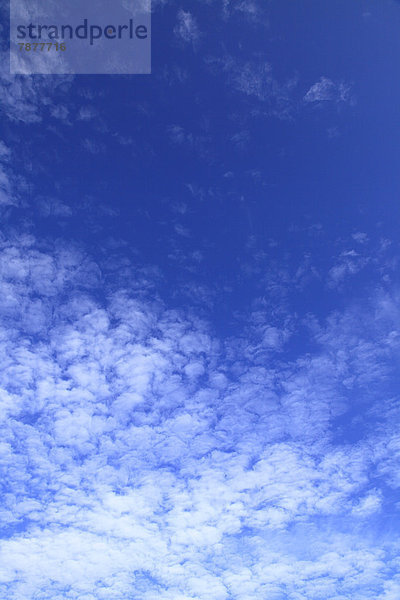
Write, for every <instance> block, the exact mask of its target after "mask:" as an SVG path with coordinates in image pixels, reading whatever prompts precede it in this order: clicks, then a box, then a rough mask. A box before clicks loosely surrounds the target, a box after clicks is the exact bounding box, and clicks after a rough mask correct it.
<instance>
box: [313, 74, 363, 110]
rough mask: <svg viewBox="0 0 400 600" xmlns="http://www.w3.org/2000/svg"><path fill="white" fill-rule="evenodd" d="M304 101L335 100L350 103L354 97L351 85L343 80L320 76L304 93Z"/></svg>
mask: <svg viewBox="0 0 400 600" xmlns="http://www.w3.org/2000/svg"><path fill="white" fill-rule="evenodd" d="M304 101H305V102H307V103H314V102H317V103H321V102H328V101H329V102H335V103H341V102H344V103H348V104H352V103H353V102H354V98H353V96H352V93H351V86H350V85H349V84H346V83H343V82H338V83H336V82H334V81H332V79H329V78H328V77H321V78H320V80H319V81H317V82H316V83H314V84H313V85H312V86H311V87H310V89H309V90H308V92H307V93H306V95H305V96H304Z"/></svg>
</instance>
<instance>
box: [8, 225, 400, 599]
mask: <svg viewBox="0 0 400 600" xmlns="http://www.w3.org/2000/svg"><path fill="white" fill-rule="evenodd" d="M0 278H1V285H2V290H4V291H3V295H2V298H1V302H0V316H1V317H2V322H3V326H2V329H1V330H0V353H1V361H2V364H3V365H4V366H5V368H4V369H3V371H2V372H1V374H0V390H1V394H0V405H1V411H0V419H1V443H0V465H1V468H2V469H3V471H2V481H4V482H6V483H7V492H6V494H4V495H3V497H2V502H1V508H0V520H1V522H2V524H3V527H4V528H5V529H4V531H6V532H7V533H6V534H5V535H4V537H3V540H2V542H1V547H2V553H3V559H2V563H1V566H0V590H1V594H2V596H4V597H7V598H10V599H12V600H23V599H24V600H25V598H28V597H29V598H30V597H35V595H40V594H42V595H48V596H51V597H52V598H61V597H64V598H71V599H72V598H79V599H81V598H95V599H96V600H97V599H98V598H110V597H115V598H121V599H122V598H125V597H126V598H128V597H138V598H139V597H140V598H141V599H142V598H145V599H146V598H148V599H151V598H155V597H157V598H165V599H171V600H172V599H174V600H175V598H193V599H197V600H208V599H210V600H211V599H213V600H214V599H215V598H221V599H225V600H228V598H230V597H233V598H235V597H237V598H240V597H246V598H249V599H253V598H254V599H256V598H260V597H264V596H265V595H268V597H269V598H275V599H277V600H278V599H279V600H280V599H281V598H282V597H284V596H285V595H286V596H289V597H296V598H300V599H304V600H305V599H307V600H310V599H311V600H317V599H318V600H320V599H322V598H326V597H332V598H334V597H338V598H340V596H342V597H344V598H347V597H349V596H351V597H352V598H355V599H356V600H364V599H365V598H371V599H372V598H374V599H375V598H379V597H380V595H381V596H382V598H385V596H384V595H383V594H385V593H386V594H388V593H391V592H390V587H388V585H389V584H388V580H387V566H386V565H387V564H388V562H390V561H391V560H393V557H394V555H395V552H396V550H395V547H394V546H393V544H394V541H393V540H391V541H390V543H388V541H387V540H386V541H384V540H379V539H376V537H375V538H374V537H373V542H370V541H369V540H370V539H371V538H370V536H369V533H370V532H371V527H372V526H377V524H379V515H380V509H381V506H382V504H383V502H384V501H388V499H386V500H385V496H384V494H385V492H384V489H385V488H384V487H382V489H380V488H379V483H378V480H377V479H376V477H377V473H378V475H379V477H381V478H382V480H384V481H386V482H387V483H389V484H390V485H400V483H398V482H397V481H396V480H395V479H394V478H393V477H392V474H393V472H394V471H395V466H394V465H395V460H397V459H396V452H397V450H398V447H399V446H398V444H397V445H396V442H395V438H394V436H395V434H396V431H395V430H393V432H392V431H389V430H387V429H385V428H383V429H381V430H380V431H377V432H376V431H374V432H372V433H371V432H369V431H368V427H365V426H363V425H362V424H361V425H360V430H359V431H360V441H359V442H358V443H356V444H351V443H348V442H347V441H346V432H344V434H343V439H342V440H339V439H337V438H336V430H335V426H334V424H335V422H336V420H337V419H341V418H342V417H344V415H345V414H346V412H348V411H351V410H353V408H354V405H355V403H356V402H358V401H359V400H358V396H357V393H356V392H354V391H353V390H357V389H361V390H362V396H363V398H362V401H363V403H364V406H368V407H369V410H372V409H373V407H374V406H375V402H376V400H375V396H374V393H373V385H374V382H379V381H380V380H381V378H382V374H383V373H389V365H390V362H391V358H390V357H391V355H392V354H393V353H397V352H398V350H399V344H398V343H397V344H396V340H395V338H394V337H393V335H391V332H393V331H394V329H395V327H396V323H397V322H398V320H399V316H398V308H397V304H396V302H390V301H389V299H388V298H386V299H383V298H381V299H378V300H377V301H376V304H375V306H374V307H372V308H371V312H370V313H368V312H366V311H365V310H364V312H363V314H362V317H361V315H360V320H359V321H355V320H354V315H353V314H352V313H351V312H349V313H343V314H341V315H340V314H336V315H332V317H331V318H330V319H329V320H328V321H327V323H326V324H325V326H324V327H320V328H319V329H314V333H313V338H314V343H317V344H318V347H316V349H315V351H314V352H313V354H311V355H310V354H308V355H304V356H301V355H300V356H298V358H297V359H295V360H288V359H284V355H282V354H281V352H282V349H283V348H284V346H285V343H286V341H287V340H288V339H290V335H291V331H292V328H291V327H289V328H285V327H283V326H282V324H281V326H280V327H279V326H278V324H277V323H276V322H275V323H273V322H271V318H270V315H269V313H268V311H266V310H264V311H261V310H260V311H254V312H253V313H252V316H251V322H252V324H251V326H250V327H249V328H248V329H246V330H245V331H244V333H243V336H242V338H241V339H231V340H225V341H224V340H218V339H217V338H216V337H215V336H214V335H213V334H212V333H211V332H210V330H209V328H208V327H207V325H206V324H204V323H203V322H201V321H199V320H197V319H196V318H194V317H193V318H189V317H188V316H186V315H184V314H183V313H182V312H181V311H177V310H168V309H167V308H166V307H165V306H163V304H162V303H161V302H159V301H154V300H152V299H150V297H147V296H143V294H142V295H141V296H138V295H136V294H135V293H134V292H131V293H128V292H126V291H122V290H121V291H115V290H114V291H113V292H111V291H110V293H109V295H108V300H107V302H105V303H100V302H99V301H98V300H96V299H95V297H96V290H97V289H100V288H102V285H103V284H101V283H100V270H99V267H98V266H97V265H96V264H94V263H93V261H91V260H90V259H89V258H88V257H86V256H85V255H84V254H83V253H82V252H81V251H79V250H77V249H73V248H65V247H64V246H62V245H58V246H57V245H56V246H54V247H53V248H52V249H50V248H49V249H48V251H46V252H45V251H44V250H43V249H42V250H39V249H38V248H37V244H36V242H35V240H34V239H33V238H31V237H21V238H20V239H19V240H17V241H16V242H14V243H13V244H11V243H9V242H3V246H2V251H1V255H0ZM102 289H103V288H102ZM132 289H133V286H132ZM361 332H362V334H361ZM277 350H279V351H280V352H277ZM349 381H353V382H355V387H354V388H349V385H350V383H349ZM345 382H347V383H346V385H344V383H345ZM346 386H347V387H346ZM378 402H379V399H378ZM392 410H393V407H392V408H390V407H389V405H388V406H387V411H392ZM388 414H389V413H388ZM390 415H391V416H390V422H393V413H392V412H390ZM387 419H388V420H389V417H388V418H387ZM374 465H375V467H373V466H374ZM372 477H373V483H372V480H371V478H372ZM338 531H342V534H339V533H338ZM371 535H372V534H371ZM385 586H386V588H385ZM385 590H386V591H385ZM388 590H389V591H388ZM135 594H136V596H135ZM335 595H336V596H335ZM387 597H388V598H389V597H390V596H387Z"/></svg>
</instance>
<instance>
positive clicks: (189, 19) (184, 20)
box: [174, 9, 200, 44]
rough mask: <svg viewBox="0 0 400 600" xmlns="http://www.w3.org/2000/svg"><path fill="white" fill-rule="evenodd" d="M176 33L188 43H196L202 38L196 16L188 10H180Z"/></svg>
mask: <svg viewBox="0 0 400 600" xmlns="http://www.w3.org/2000/svg"><path fill="white" fill-rule="evenodd" d="M174 33H175V35H176V36H177V37H178V38H179V39H180V40H182V41H183V42H185V43H187V44H196V43H197V42H198V40H199V39H200V32H199V28H198V25H197V22H196V19H195V17H194V16H193V15H192V14H191V13H190V12H189V11H188V12H186V11H184V10H182V9H181V10H180V11H179V12H178V16H177V24H176V26H175V29H174Z"/></svg>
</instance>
